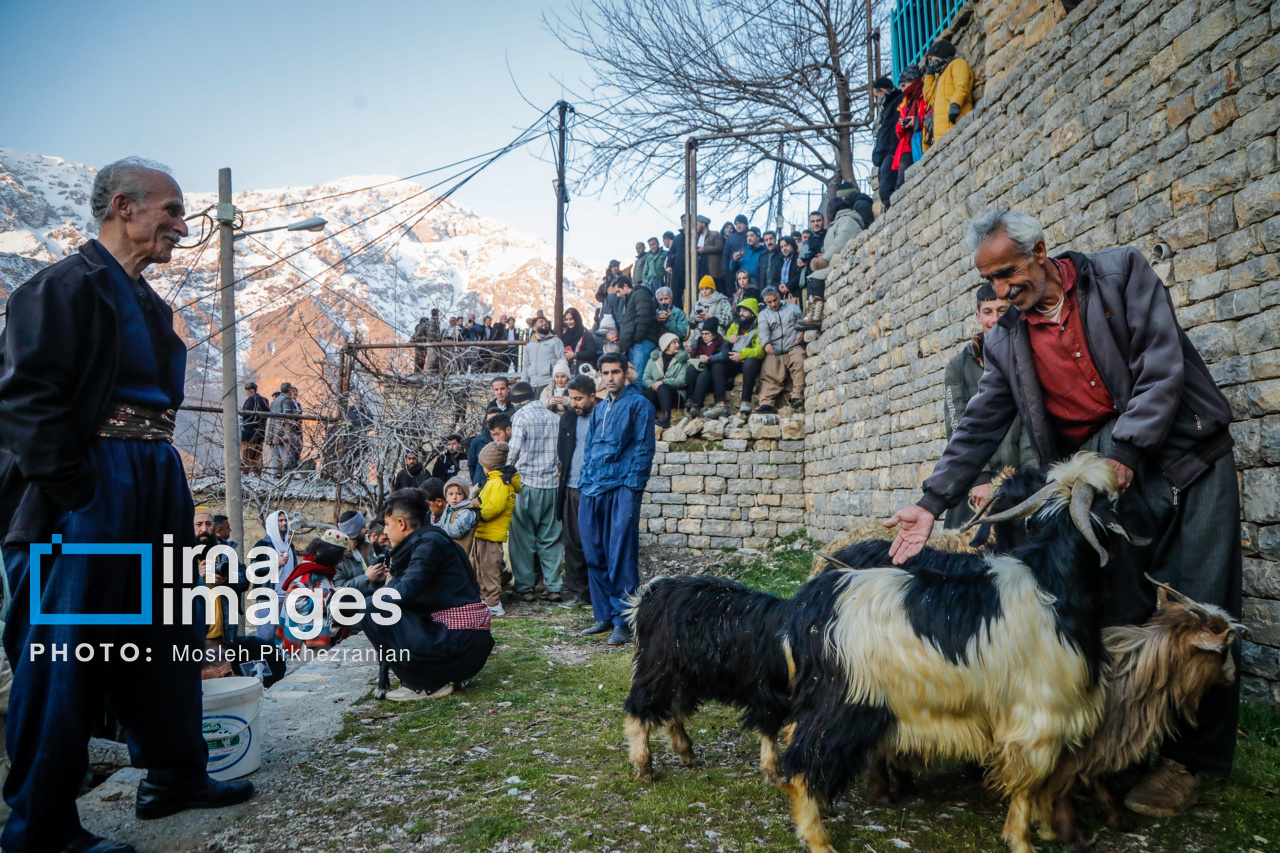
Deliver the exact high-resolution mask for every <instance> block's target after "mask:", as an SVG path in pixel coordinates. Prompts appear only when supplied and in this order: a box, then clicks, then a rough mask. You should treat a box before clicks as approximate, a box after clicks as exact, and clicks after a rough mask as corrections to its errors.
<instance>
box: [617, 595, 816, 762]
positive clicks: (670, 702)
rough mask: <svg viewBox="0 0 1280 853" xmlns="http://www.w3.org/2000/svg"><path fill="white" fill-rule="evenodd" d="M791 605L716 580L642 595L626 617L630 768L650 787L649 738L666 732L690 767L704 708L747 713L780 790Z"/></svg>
mask: <svg viewBox="0 0 1280 853" xmlns="http://www.w3.org/2000/svg"><path fill="white" fill-rule="evenodd" d="M790 608H791V601H790V600H788V599H783V598H778V597H777V596H775V595H769V594H768V593H764V592H758V591H756V590H753V589H750V588H748V587H745V586H743V585H742V584H740V583H737V582H736V581H731V580H728V579H725V578H718V577H711V576H706V575H703V576H683V577H673V578H659V579H657V580H655V581H652V582H651V583H649V584H647V585H646V586H644V587H643V588H641V590H640V592H639V594H638V595H637V596H636V599H635V601H634V603H633V604H632V606H631V609H630V611H629V613H628V619H629V621H630V623H631V631H632V636H633V637H634V638H635V643H636V653H635V658H634V660H633V662H632V679H631V692H630V693H629V694H628V695H627V701H626V705H625V709H626V713H627V720H626V730H627V736H628V738H629V739H630V741H631V761H632V763H633V764H635V767H636V776H637V778H638V779H639V780H640V781H642V782H649V781H651V780H652V779H653V757H652V755H651V754H650V751H649V736H650V735H651V734H652V733H653V731H654V730H655V729H659V728H665V729H666V731H667V735H668V736H669V737H670V738H671V747H672V749H674V750H675V752H676V753H677V754H678V755H679V756H680V759H681V761H682V762H683V763H684V765H685V766H686V767H688V766H690V765H691V764H693V760H694V758H693V744H692V742H691V741H690V740H689V734H688V732H686V731H685V728H684V721H685V720H686V719H687V718H688V717H689V716H690V715H692V714H693V713H694V712H695V711H697V710H698V706H699V705H701V704H702V703H703V702H706V701H709V700H712V701H717V702H724V703H725V704H727V705H732V706H734V707H735V708H739V709H741V710H742V726H743V728H746V729H751V730H753V731H756V732H759V733H760V769H761V770H762V771H763V772H764V774H765V775H766V776H767V777H769V778H770V779H771V780H775V781H776V780H777V762H778V746H777V737H778V731H779V729H781V728H782V724H783V721H784V720H785V718H786V716H787V713H788V711H789V710H790V702H789V696H788V690H789V685H788V680H787V662H786V658H785V657H784V656H783V654H782V644H781V638H780V636H779V632H780V631H781V630H782V625H783V623H784V622H785V621H786V617H787V614H788V613H789V612H790Z"/></svg>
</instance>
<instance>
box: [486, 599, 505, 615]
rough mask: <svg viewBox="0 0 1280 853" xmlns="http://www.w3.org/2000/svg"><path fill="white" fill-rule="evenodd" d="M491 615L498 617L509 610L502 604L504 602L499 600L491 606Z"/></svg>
mask: <svg viewBox="0 0 1280 853" xmlns="http://www.w3.org/2000/svg"><path fill="white" fill-rule="evenodd" d="M489 615H490V616H492V617H493V618H495V619H496V618H497V617H499V616H506V615H507V610H506V608H505V607H503V606H502V602H501V601H499V602H498V603H497V604H495V605H494V606H493V607H490V608H489Z"/></svg>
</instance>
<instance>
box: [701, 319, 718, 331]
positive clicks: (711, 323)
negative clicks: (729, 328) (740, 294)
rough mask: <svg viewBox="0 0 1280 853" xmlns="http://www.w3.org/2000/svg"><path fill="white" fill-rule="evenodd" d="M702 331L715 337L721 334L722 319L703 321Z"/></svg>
mask: <svg viewBox="0 0 1280 853" xmlns="http://www.w3.org/2000/svg"><path fill="white" fill-rule="evenodd" d="M700 331H703V332H710V333H711V334H713V335H718V334H720V318H719V317H708V318H707V319H705V320H703V321H702V328H701V329H700Z"/></svg>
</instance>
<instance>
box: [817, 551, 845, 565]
mask: <svg viewBox="0 0 1280 853" xmlns="http://www.w3.org/2000/svg"><path fill="white" fill-rule="evenodd" d="M813 553H815V554H817V555H818V556H819V557H821V558H822V559H824V560H826V561H827V562H828V563H830V564H831V565H833V566H835V567H836V568H837V569H852V568H853V566H850V565H847V564H845V563H842V562H840V561H839V560H837V559H836V558H835V557H832V556H830V555H827V554H824V553H822V552H821V551H814V552H813Z"/></svg>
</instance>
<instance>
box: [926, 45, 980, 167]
mask: <svg viewBox="0 0 1280 853" xmlns="http://www.w3.org/2000/svg"><path fill="white" fill-rule="evenodd" d="M924 100H925V103H927V104H928V105H929V106H930V107H932V108H933V142H934V143H935V144H936V143H937V141H938V140H939V139H941V138H942V137H943V136H944V135H945V134H946V132H947V131H948V130H950V129H951V128H952V126H953V125H954V124H955V123H956V122H958V121H959V120H960V117H961V116H964V115H968V114H969V112H970V111H971V110H972V109H973V69H972V68H970V67H969V63H967V62H965V61H964V60H963V59H961V58H960V57H958V56H956V49H955V48H954V47H952V45H951V42H949V41H947V40H946V39H938V40H937V41H936V42H934V43H933V46H932V47H930V48H929V53H928V55H927V56H925V66H924Z"/></svg>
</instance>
